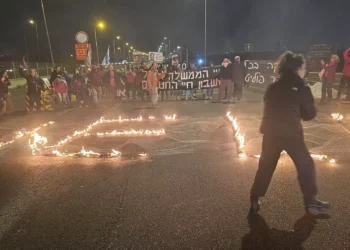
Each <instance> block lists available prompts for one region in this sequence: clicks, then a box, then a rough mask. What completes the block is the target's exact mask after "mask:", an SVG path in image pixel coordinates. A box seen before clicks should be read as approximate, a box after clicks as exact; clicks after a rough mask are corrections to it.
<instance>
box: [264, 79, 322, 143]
mask: <svg viewBox="0 0 350 250" xmlns="http://www.w3.org/2000/svg"><path fill="white" fill-rule="evenodd" d="M264 102H265V107H264V116H263V120H262V124H261V127H260V132H261V133H262V134H264V135H270V136H283V137H300V138H303V127H302V124H301V120H304V121H309V120H312V119H314V118H315V117H316V107H315V104H314V98H313V96H312V93H311V90H310V88H309V87H308V86H306V85H305V83H304V81H303V80H302V79H301V78H300V77H299V76H298V75H296V74H294V73H290V74H286V75H283V76H281V78H280V79H279V80H278V81H277V82H275V83H273V84H271V85H270V86H269V87H268V89H267V91H266V93H265V97H264Z"/></svg>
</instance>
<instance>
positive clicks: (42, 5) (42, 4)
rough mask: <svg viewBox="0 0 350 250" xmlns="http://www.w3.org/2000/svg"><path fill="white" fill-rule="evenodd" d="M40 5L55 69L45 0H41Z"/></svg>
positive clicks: (53, 64)
mask: <svg viewBox="0 0 350 250" xmlns="http://www.w3.org/2000/svg"><path fill="white" fill-rule="evenodd" d="M40 3H41V10H42V11H43V18H44V24H45V29H46V36H47V42H48V44H49V49H50V55H51V62H52V67H55V60H54V59H53V53H52V47H51V42H50V34H49V29H48V28H47V21H46V15H45V7H44V2H43V0H41V1H40Z"/></svg>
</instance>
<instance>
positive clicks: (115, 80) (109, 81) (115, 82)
mask: <svg viewBox="0 0 350 250" xmlns="http://www.w3.org/2000/svg"><path fill="white" fill-rule="evenodd" d="M104 84H105V86H106V88H107V89H108V92H109V94H110V96H112V97H113V98H114V99H115V100H118V99H120V98H118V90H120V85H121V81H120V75H119V73H118V72H117V71H116V70H115V69H114V67H113V65H109V67H108V71H107V72H106V73H105V75H104Z"/></svg>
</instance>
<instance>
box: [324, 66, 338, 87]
mask: <svg viewBox="0 0 350 250" xmlns="http://www.w3.org/2000/svg"><path fill="white" fill-rule="evenodd" d="M337 65H338V64H337V63H336V62H334V61H333V62H330V63H329V64H328V66H324V69H325V74H324V76H325V78H326V79H327V81H328V82H331V83H334V82H335V73H337Z"/></svg>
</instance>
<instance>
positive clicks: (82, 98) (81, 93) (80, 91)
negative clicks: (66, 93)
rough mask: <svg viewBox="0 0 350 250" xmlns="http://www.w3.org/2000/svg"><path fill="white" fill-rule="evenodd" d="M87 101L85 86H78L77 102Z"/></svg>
mask: <svg viewBox="0 0 350 250" xmlns="http://www.w3.org/2000/svg"><path fill="white" fill-rule="evenodd" d="M84 101H85V89H84V87H83V86H80V87H77V102H84Z"/></svg>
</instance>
